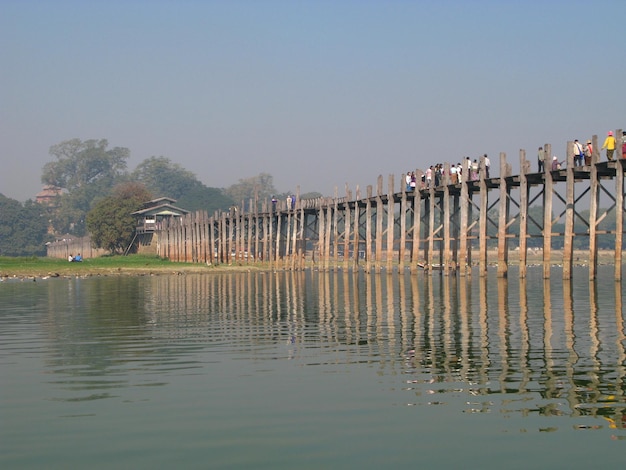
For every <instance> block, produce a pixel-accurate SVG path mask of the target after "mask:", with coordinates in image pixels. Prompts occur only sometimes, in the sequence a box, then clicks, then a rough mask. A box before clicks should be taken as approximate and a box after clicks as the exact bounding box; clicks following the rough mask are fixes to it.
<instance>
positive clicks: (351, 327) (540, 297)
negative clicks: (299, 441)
mask: <svg viewBox="0 0 626 470" xmlns="http://www.w3.org/2000/svg"><path fill="white" fill-rule="evenodd" d="M577 278H578V279H579V280H578V281H577V283H573V282H570V281H561V280H560V279H558V276H555V277H554V279H548V280H543V279H541V278H540V276H536V277H533V273H532V272H531V273H529V276H528V277H527V278H525V279H516V278H515V276H513V275H510V276H509V278H508V279H497V278H495V277H494V276H489V277H471V276H468V277H459V278H457V277H454V276H441V277H439V276H422V275H421V274H420V275H417V276H416V275H409V274H397V273H395V274H393V275H376V274H364V273H339V274H334V273H318V272H277V273H242V274H239V273H238V274H225V275H214V276H207V275H184V276H155V277H137V278H109V279H84V280H83V279H75V280H71V281H67V282H65V283H63V282H62V281H59V282H55V283H53V282H51V283H50V284H49V288H48V290H47V292H48V297H47V299H46V302H45V305H46V306H47V311H46V314H45V322H44V325H45V326H44V328H45V331H46V335H47V336H48V337H49V338H51V339H53V350H52V352H50V353H49V354H48V356H47V363H46V364H47V371H46V372H48V373H50V374H51V376H50V383H52V384H55V385H57V386H58V387H59V390H61V391H62V393H58V394H57V395H55V396H54V397H53V398H52V399H53V400H65V401H81V400H99V399H106V398H111V397H114V396H117V393H118V391H119V389H127V388H129V387H136V386H137V387H138V386H164V385H167V384H169V383H170V382H172V381H173V380H175V377H176V376H180V375H184V374H197V373H202V370H203V367H205V365H206V363H207V362H209V361H219V360H220V359H219V357H220V354H223V353H225V352H226V351H227V352H228V353H229V354H231V355H232V354H234V355H235V356H236V357H237V358H238V359H241V360H248V361H256V363H257V364H258V369H257V370H258V371H262V370H264V368H265V369H266V368H271V367H273V366H272V364H271V362H270V361H276V360H278V361H280V360H289V361H297V363H298V364H300V365H302V366H320V365H328V364H332V365H333V366H337V365H343V366H345V368H346V369H345V370H349V367H350V365H351V364H369V365H371V366H373V367H374V368H375V371H376V373H377V375H378V376H380V377H386V380H387V381H391V382H395V383H396V384H397V388H396V390H397V391H396V393H397V394H399V398H397V401H398V403H400V404H403V405H410V406H429V405H443V406H449V407H453V408H458V410H459V412H464V413H490V412H497V413H502V414H503V415H505V416H518V417H528V416H533V415H534V416H551V417H570V418H576V420H575V421H574V426H579V427H580V428H581V429H583V428H587V427H588V426H597V425H603V424H604V425H606V426H608V427H610V428H614V429H623V428H624V425H625V422H626V418H625V414H626V413H625V412H626V399H625V394H624V378H625V376H626V371H625V363H626V351H625V343H624V341H625V339H626V338H625V332H624V321H623V316H622V301H623V300H622V295H623V294H622V290H621V285H620V284H616V283H614V284H611V283H610V282H604V283H589V284H587V283H586V282H584V283H581V282H580V279H584V274H580V275H579V276H578V277H577ZM575 279H576V277H575ZM60 286H62V288H60ZM579 418H580V420H579ZM583 418H594V419H595V421H593V422H594V423H595V424H592V425H590V424H587V421H585V420H583ZM571 425H572V424H571V423H570V424H567V426H571ZM555 429H557V428H556V427H554V426H546V427H545V428H542V430H544V431H552V430H555ZM616 438H621V436H617V437H616Z"/></svg>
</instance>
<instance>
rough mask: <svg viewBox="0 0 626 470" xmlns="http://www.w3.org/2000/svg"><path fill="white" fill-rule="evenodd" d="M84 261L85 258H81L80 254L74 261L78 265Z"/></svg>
mask: <svg viewBox="0 0 626 470" xmlns="http://www.w3.org/2000/svg"><path fill="white" fill-rule="evenodd" d="M82 260H83V257H82V256H80V253H78V254H77V255H76V257H75V258H74V261H75V262H76V263H80V262H81V261H82Z"/></svg>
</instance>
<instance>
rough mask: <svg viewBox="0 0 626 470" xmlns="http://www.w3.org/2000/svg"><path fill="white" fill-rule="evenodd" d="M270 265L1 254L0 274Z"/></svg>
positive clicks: (196, 270) (147, 271)
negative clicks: (10, 255) (70, 259)
mask: <svg viewBox="0 0 626 470" xmlns="http://www.w3.org/2000/svg"><path fill="white" fill-rule="evenodd" d="M264 268H265V269H266V268H267V265H266V264H265V263H259V264H250V265H246V264H245V263H234V264H233V265H226V264H222V265H218V266H207V265H205V264H199V263H195V264H194V263H177V262H172V261H169V260H167V259H164V258H159V257H158V256H154V255H129V256H121V255H119V256H102V257H98V258H87V259H85V260H84V261H82V262H80V263H70V262H69V261H67V260H66V259H60V258H47V257H41V258H39V257H36V256H32V257H26V256H25V257H15V258H13V257H7V256H0V276H4V277H6V276H9V277H13V276H16V277H42V276H49V275H56V274H58V275H60V276H85V275H109V274H151V273H154V274H158V273H162V274H170V273H180V272H187V273H202V272H216V271H244V270H245V271H250V270H263V269H264Z"/></svg>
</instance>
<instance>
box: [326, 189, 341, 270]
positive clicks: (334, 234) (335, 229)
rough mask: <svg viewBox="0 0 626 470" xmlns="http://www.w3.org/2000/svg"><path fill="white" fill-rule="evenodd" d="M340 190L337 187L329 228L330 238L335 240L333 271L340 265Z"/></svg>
mask: <svg viewBox="0 0 626 470" xmlns="http://www.w3.org/2000/svg"><path fill="white" fill-rule="evenodd" d="M338 198H339V196H338V192H337V187H335V197H334V198H333V206H332V211H333V212H332V218H330V219H329V227H328V228H329V229H332V230H329V232H330V236H329V240H332V242H333V271H335V272H336V271H337V268H338V265H339V225H338V217H339V208H338V207H337V200H338Z"/></svg>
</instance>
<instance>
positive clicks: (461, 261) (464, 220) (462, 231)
mask: <svg viewBox="0 0 626 470" xmlns="http://www.w3.org/2000/svg"><path fill="white" fill-rule="evenodd" d="M463 170H464V171H465V173H464V174H463V180H462V181H461V202H460V203H461V207H460V212H461V214H460V216H461V219H460V223H459V225H460V226H459V257H458V266H459V269H460V274H461V276H465V274H466V273H467V271H468V267H469V266H468V255H467V253H468V249H469V245H468V243H467V242H468V240H467V235H468V233H467V229H468V226H469V223H468V220H469V218H468V215H469V205H470V200H469V186H468V184H467V182H468V181H469V169H466V168H463Z"/></svg>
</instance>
